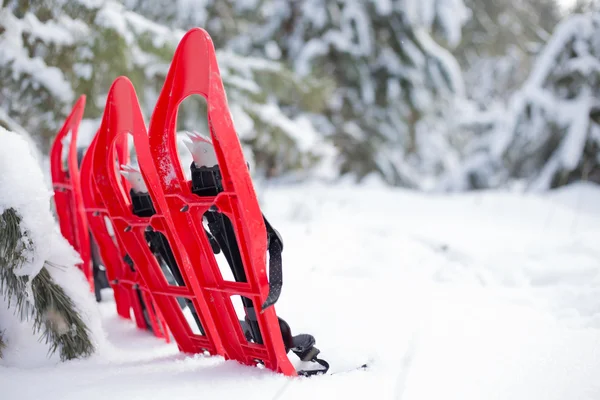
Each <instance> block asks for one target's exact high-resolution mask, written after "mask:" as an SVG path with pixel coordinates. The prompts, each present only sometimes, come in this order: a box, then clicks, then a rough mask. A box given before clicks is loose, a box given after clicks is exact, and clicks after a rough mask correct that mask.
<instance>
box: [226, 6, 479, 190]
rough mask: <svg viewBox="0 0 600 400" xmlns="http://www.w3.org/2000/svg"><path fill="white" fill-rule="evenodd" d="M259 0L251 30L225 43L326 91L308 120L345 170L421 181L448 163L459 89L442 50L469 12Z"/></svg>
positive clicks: (393, 180) (452, 41)
mask: <svg viewBox="0 0 600 400" xmlns="http://www.w3.org/2000/svg"><path fill="white" fill-rule="evenodd" d="M259 3H260V7H259V8H258V10H259V11H260V15H259V16H258V17H257V21H258V22H256V26H255V27H253V28H252V32H253V34H252V35H251V37H244V38H238V39H236V41H234V42H232V43H231V46H232V47H233V48H235V49H236V50H237V51H248V52H249V54H252V55H262V56H266V57H269V58H273V59H277V60H283V61H285V62H287V63H288V64H289V65H290V66H291V67H292V69H293V70H294V71H295V72H296V73H298V74H300V75H301V76H309V75H313V76H317V77H320V78H323V79H325V82H326V83H325V84H326V85H329V86H331V87H332V88H333V94H332V96H331V97H330V99H329V102H328V104H327V110H326V112H325V113H324V117H325V118H315V121H316V123H317V124H318V127H319V130H320V131H321V132H322V133H324V134H326V135H327V136H328V137H329V138H330V139H331V140H332V141H333V142H334V143H335V145H336V147H337V148H338V149H339V150H340V152H341V160H340V166H339V168H340V171H341V172H342V173H346V172H350V173H353V174H355V175H357V176H358V177H359V178H360V177H363V176H366V175H368V174H370V173H372V172H378V173H380V174H381V175H382V176H383V177H384V178H385V179H386V180H387V181H388V182H389V183H392V184H401V185H407V186H412V187H427V186H428V185H429V183H428V182H427V180H426V179H424V177H426V176H428V175H436V174H437V173H438V172H439V171H440V170H441V169H444V168H445V164H446V163H447V162H453V160H452V157H453V156H452V153H453V150H452V145H451V142H452V141H453V140H455V139H456V137H454V132H453V128H452V127H453V118H452V112H451V111H450V110H452V106H453V103H454V100H455V98H456V97H461V96H462V94H463V91H464V88H463V82H462V77H461V73H460V69H459V67H458V64H457V62H456V60H455V59H454V57H453V56H452V55H451V54H450V52H449V51H448V49H447V48H446V47H444V46H448V47H452V46H455V45H457V44H458V43H459V41H460V37H461V36H460V34H461V25H462V24H463V23H464V22H465V20H466V19H467V17H468V11H467V10H466V8H465V7H464V5H463V3H462V1H461V0H441V1H433V0H432V1H413V0H400V1H375V0H370V1H362V2H358V1H352V0H309V1H288V0H271V1H265V2H259ZM434 36H435V37H443V38H444V41H443V44H441V43H442V41H436V40H434ZM442 153H448V154H442Z"/></svg>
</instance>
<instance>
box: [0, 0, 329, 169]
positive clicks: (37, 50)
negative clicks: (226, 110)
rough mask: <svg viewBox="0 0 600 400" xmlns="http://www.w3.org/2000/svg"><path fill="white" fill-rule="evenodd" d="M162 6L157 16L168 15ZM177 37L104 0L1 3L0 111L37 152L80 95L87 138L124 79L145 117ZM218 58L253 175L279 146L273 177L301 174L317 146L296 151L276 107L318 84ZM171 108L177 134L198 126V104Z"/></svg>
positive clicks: (264, 65) (314, 101)
mask: <svg viewBox="0 0 600 400" xmlns="http://www.w3.org/2000/svg"><path fill="white" fill-rule="evenodd" d="M217 8H219V9H220V8H222V6H218V7H217ZM170 9H171V7H165V8H161V12H163V13H165V14H167V15H168V11H169V10H170ZM184 33H185V31H184V30H181V29H171V28H169V27H166V26H164V25H161V24H158V23H155V22H153V21H151V20H149V19H146V18H145V17H143V16H141V15H140V14H138V13H135V12H132V11H130V10H128V9H126V8H125V7H124V6H123V5H122V4H121V3H119V2H117V1H113V0H94V1H89V0H48V1H44V2H31V1H28V0H6V1H5V2H4V6H3V8H2V9H0V97H1V98H2V99H3V101H2V102H1V103H0V109H2V110H4V112H5V113H6V114H7V115H9V116H11V118H13V119H14V120H15V121H16V122H17V123H19V124H20V125H21V126H23V127H24V129H25V130H27V131H29V132H30V133H31V134H32V136H34V137H36V138H41V140H40V144H41V145H42V148H43V150H44V151H45V150H47V149H48V147H49V143H50V140H51V138H53V137H54V135H55V134H56V131H57V129H58V128H59V127H60V126H61V124H62V123H63V122H64V118H65V117H66V115H67V114H68V113H69V111H70V110H71V107H72V105H73V103H74V101H75V99H76V98H77V97H78V96H79V95H80V94H86V95H87V104H86V110H85V118H86V119H87V120H89V121H90V123H84V127H86V128H88V129H89V130H90V131H91V132H92V133H93V132H95V129H96V128H97V126H98V125H99V120H98V119H99V117H100V116H101V115H102V111H103V108H104V102H105V100H106V93H107V92H108V89H109V87H110V85H111V83H112V82H113V80H114V79H115V78H116V77H118V76H119V75H126V76H127V77H129V78H130V79H131V81H132V82H133V84H134V86H135V87H136V90H137V93H138V96H139V98H140V101H141V102H142V108H143V110H144V112H145V115H146V117H147V118H149V117H150V114H151V112H152V110H153V108H154V104H155V101H156V98H157V96H158V92H159V90H160V88H161V87H162V84H163V82H164V77H165V75H166V72H167V70H168V67H169V64H170V61H171V57H172V56H173V53H174V50H175V47H176V46H177V44H178V43H179V40H180V39H181V37H182V36H183V34H184ZM216 45H217V49H219V44H218V41H216ZM218 59H219V63H220V67H221V70H222V76H223V79H224V83H225V86H226V90H227V94H228V98H229V102H230V105H231V106H232V108H233V111H234V119H235V121H234V122H235V123H236V126H237V128H238V130H239V132H240V136H241V137H242V139H243V141H244V144H245V145H246V146H247V150H248V153H249V155H250V156H252V155H253V156H254V157H253V158H254V161H255V163H256V164H257V166H256V168H255V169H253V172H257V173H260V172H261V171H263V172H264V171H266V170H268V169H270V168H269V165H268V164H269V160H270V159H272V158H273V157H274V155H273V154H275V153H276V152H277V151H279V152H281V148H284V149H285V152H283V153H285V155H286V156H287V157H285V158H284V159H283V162H279V163H278V166H279V167H280V169H281V170H283V171H285V170H289V169H293V168H302V167H308V166H309V165H310V162H311V161H312V160H314V159H317V158H318V157H319V154H318V147H319V146H316V148H317V150H314V148H312V147H311V146H312V145H311V146H304V147H303V146H299V145H297V144H296V142H297V140H298V138H297V132H298V131H299V130H303V129H305V128H304V127H305V125H306V124H305V122H304V121H303V120H300V121H298V120H297V118H299V117H300V115H294V116H293V117H288V116H286V115H284V113H282V112H281V109H280V103H282V102H285V101H288V100H285V99H291V100H293V102H294V103H298V102H300V103H302V104H310V105H312V106H313V108H314V107H318V105H319V103H322V100H319V99H320V98H321V97H323V94H322V90H321V89H320V88H319V87H318V86H316V85H314V84H311V82H310V80H309V79H306V80H299V79H296V78H295V76H294V75H292V74H290V73H289V71H287V70H286V69H285V68H283V66H282V65H280V64H278V63H275V62H266V61H264V60H260V59H253V58H242V57H240V56H237V55H235V54H233V53H231V52H228V51H218ZM280 97H285V99H284V100H282V101H280V99H279V98H280ZM291 100H290V101H291ZM180 111H181V112H180V121H179V126H180V128H182V129H200V127H205V129H206V126H207V123H206V117H205V109H203V108H202V103H201V102H197V101H196V100H190V101H186V103H185V104H184V106H183V107H182V109H181V110H180ZM258 129H261V131H260V135H258V134H257V133H256V131H257V130H258ZM82 139H85V135H82ZM87 139H88V140H89V135H88V137H87ZM263 143H274V144H272V145H270V147H266V146H262V144H263ZM289 143H291V144H292V145H289ZM308 147H311V148H308Z"/></svg>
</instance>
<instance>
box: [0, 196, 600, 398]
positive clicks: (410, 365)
mask: <svg viewBox="0 0 600 400" xmlns="http://www.w3.org/2000/svg"><path fill="white" fill-rule="evenodd" d="M260 195H261V196H260V197H261V199H262V200H263V201H264V204H263V207H264V211H265V214H266V215H267V217H268V218H269V220H270V221H271V222H272V223H273V225H274V226H275V227H276V228H277V229H278V230H279V231H280V232H281V233H282V234H283V237H284V243H285V248H284V268H285V270H284V290H283V294H282V297H281V299H280V301H279V303H278V304H277V306H276V308H277V311H278V314H279V315H280V316H282V317H283V318H285V319H286V320H287V321H288V322H289V323H290V325H291V327H292V329H293V330H294V331H295V332H296V333H299V332H301V331H304V332H309V333H312V334H314V335H315V336H316V338H317V347H319V348H320V349H321V350H322V356H323V358H325V359H326V360H328V361H329V362H330V364H331V372H338V373H336V374H334V375H330V376H320V377H313V378H295V379H289V378H285V377H283V376H279V375H276V374H274V373H271V372H270V371H266V370H259V369H257V368H250V367H245V366H241V365H238V364H237V363H235V362H231V361H227V362H225V361H223V360H222V359H220V358H218V357H213V358H205V357H203V356H191V355H184V354H180V353H179V352H178V351H177V346H176V345H175V344H165V343H164V342H163V341H161V340H159V339H156V338H154V337H152V336H151V335H150V334H148V333H145V332H141V331H138V330H137V329H136V328H135V326H134V324H133V323H131V322H127V321H123V320H119V319H118V318H117V316H116V314H115V311H114V307H113V304H112V303H111V302H110V301H109V302H106V303H102V304H100V306H99V307H100V313H101V315H102V320H103V327H104V330H105V332H106V335H107V336H106V341H104V342H101V343H100V347H99V352H98V354H97V355H95V356H94V357H93V358H91V359H89V360H85V361H72V362H67V363H64V364H55V363H49V364H46V365H44V366H42V367H36V368H24V367H19V368H17V367H10V368H9V367H0V388H2V390H1V394H0V398H1V399H2V400H22V399H32V400H33V399H40V398H43V399H45V400H54V399H56V400H71V399H73V400H81V399H86V400H94V399H102V400H105V399H111V400H119V399H124V400H125V399H126V400H134V399H143V400H151V399H166V400H175V399H177V400H186V399H190V400H192V399H194V400H196V399H244V400H250V399H261V400H265V399H267V400H271V399H309V398H310V399H338V398H339V399H402V400H416V399H460V400H472V399H481V400H493V399H506V400H520V399H523V400H537V399H539V400H553V399H557V400H558V399H561V400H563V399H564V400H572V399H578V400H583V399H599V398H600V380H598V377H599V376H600V188H598V187H594V186H592V185H586V184H578V185H575V186H571V187H569V188H566V189H561V190H559V191H554V192H551V193H546V194H536V195H523V194H515V193H507V192H479V193H470V194H456V195H438V194H436V195H432V194H420V193H416V192H410V191H405V190H390V189H384V188H381V187H378V186H377V185H371V186H360V187H353V186H338V187H334V188H327V187H325V186H323V185H319V184H310V185H302V186H294V187H287V188H267V189H265V190H262V189H261V190H260ZM292 357H294V356H293V355H292ZM365 362H368V363H369V365H370V367H369V369H368V370H366V371H349V370H351V369H353V368H354V367H356V366H358V365H360V364H362V363H365Z"/></svg>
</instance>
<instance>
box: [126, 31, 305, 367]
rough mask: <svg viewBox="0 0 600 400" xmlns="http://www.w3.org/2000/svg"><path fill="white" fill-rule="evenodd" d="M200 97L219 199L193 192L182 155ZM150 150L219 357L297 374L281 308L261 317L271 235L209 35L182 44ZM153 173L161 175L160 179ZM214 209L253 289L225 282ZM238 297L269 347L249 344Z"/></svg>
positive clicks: (162, 203)
mask: <svg viewBox="0 0 600 400" xmlns="http://www.w3.org/2000/svg"><path fill="white" fill-rule="evenodd" d="M193 94H198V95H201V96H203V97H204V98H205V99H206V102H207V105H208V121H209V127H210V135H211V137H212V141H213V144H214V147H215V151H216V155H217V159H218V162H219V167H220V170H221V175H222V177H223V188H224V191H223V192H222V193H220V194H219V195H218V196H216V197H214V198H206V197H205V198H201V197H198V196H196V195H194V194H192V193H191V189H190V182H189V181H187V180H186V179H185V175H184V173H183V170H182V168H181V165H180V162H179V157H178V155H177V148H176V136H175V126H176V121H177V110H178V107H179V105H180V104H181V102H182V101H183V100H184V99H185V98H186V97H188V96H190V95H193ZM149 145H150V154H146V153H145V151H144V152H143V153H141V152H140V150H141V148H140V147H138V146H137V143H136V149H137V150H138V159H139V160H140V166H141V169H142V171H143V172H144V178H145V180H146V184H147V186H148V188H149V190H150V193H151V194H152V200H153V201H154V204H155V208H157V209H159V210H160V212H161V214H162V215H163V217H164V222H165V223H166V228H168V231H170V233H171V235H170V237H169V239H170V243H172V248H173V251H174V253H175V254H176V257H177V259H178V262H180V264H179V265H180V266H182V267H183V268H182V269H183V271H185V276H186V278H187V280H186V283H189V285H190V286H191V289H192V290H193V292H194V294H195V295H196V297H197V299H198V300H201V299H204V300H203V301H199V303H200V305H201V306H202V307H201V310H200V311H201V313H202V315H203V316H204V319H209V317H210V319H212V321H213V322H214V326H212V325H211V326H209V329H208V332H210V334H212V332H213V329H216V333H217V334H218V337H220V339H221V343H222V349H218V350H220V351H219V353H220V354H221V351H222V355H223V356H224V357H225V358H228V359H234V360H237V361H239V362H241V363H243V364H249V365H253V364H256V360H257V359H258V360H261V361H262V362H263V364H264V365H265V367H267V368H269V369H271V370H274V371H277V372H280V373H283V374H285V375H290V376H294V375H296V371H295V369H294V367H293V365H292V364H291V362H290V360H289V358H288V357H287V353H286V351H285V346H284V343H283V339H282V337H281V331H280V327H279V322H278V319H277V315H276V313H275V308H274V307H269V308H268V309H266V310H262V311H261V304H263V302H264V300H265V299H266V297H267V296H268V292H269V282H268V278H267V273H266V272H267V271H266V269H267V268H266V253H267V240H266V237H267V236H266V228H265V225H264V221H263V217H262V213H261V211H260V207H259V205H258V201H257V198H256V193H255V191H254V186H253V184H252V179H251V177H250V174H249V171H248V168H247V166H246V162H245V159H244V155H243V152H242V148H241V145H240V142H239V139H238V137H237V134H236V131H235V128H234V125H233V121H232V119H231V114H230V111H229V107H228V104H227V98H226V94H225V89H224V87H223V82H222V80H221V76H220V72H219V68H218V63H217V59H216V54H215V50H214V46H213V43H212V40H211V38H210V36H209V35H208V33H207V32H206V31H205V30H203V29H200V28H194V29H192V30H190V31H188V32H187V33H186V35H185V36H184V37H183V39H182V40H181V42H180V43H179V46H178V48H177V50H176V52H175V55H174V57H173V62H172V64H171V67H170V69H169V73H168V75H167V78H166V81H165V84H164V87H163V89H162V91H161V93H160V96H159V99H158V101H157V104H156V107H155V109H154V113H153V114H152V119H151V122H150V129H149ZM150 165H152V166H151V167H150ZM147 171H157V172H158V175H159V179H158V180H156V179H154V174H153V173H152V174H148V173H147ZM213 205H214V206H216V207H217V208H218V209H219V211H220V212H221V213H223V214H225V215H227V216H228V217H229V219H230V220H231V222H232V224H233V226H234V229H235V233H236V237H237V240H238V244H239V248H240V252H241V256H242V260H243V263H244V269H245V272H246V277H247V280H248V282H247V283H242V282H230V281H225V280H224V279H223V276H222V275H221V272H220V270H219V266H218V264H217V262H216V259H215V257H214V254H213V252H212V248H211V246H210V243H209V241H208V239H207V237H206V235H205V234H204V228H203V225H202V215H203V214H204V213H205V212H206V211H207V210H208V209H209V208H210V207H211V206H213ZM173 244H174V246H173ZM180 260H181V261H180ZM232 295H241V296H244V297H247V298H249V299H250V300H252V302H253V304H254V308H255V310H256V311H257V313H256V314H257V315H256V317H257V319H258V324H259V327H260V330H261V334H262V337H263V341H264V344H262V345H261V344H255V343H248V342H247V340H246V339H245V337H244V334H243V332H242V330H241V327H240V324H239V321H238V317H237V315H236V313H235V310H234V308H233V305H232V303H231V296H232ZM205 305H206V306H208V310H206V309H205ZM207 311H208V312H209V313H207Z"/></svg>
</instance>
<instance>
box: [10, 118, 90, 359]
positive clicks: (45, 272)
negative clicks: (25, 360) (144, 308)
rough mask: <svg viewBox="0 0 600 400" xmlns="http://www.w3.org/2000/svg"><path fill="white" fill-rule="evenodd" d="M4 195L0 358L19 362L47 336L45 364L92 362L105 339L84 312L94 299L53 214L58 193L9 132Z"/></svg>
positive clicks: (23, 144)
mask: <svg viewBox="0 0 600 400" xmlns="http://www.w3.org/2000/svg"><path fill="white" fill-rule="evenodd" d="M0 193H1V194H0V352H2V354H0V358H4V357H5V356H7V355H6V354H5V353H12V354H11V356H12V357H19V353H20V352H21V350H20V346H22V345H23V344H24V343H29V344H31V343H32V342H35V341H38V339H37V338H38V337H40V336H41V339H43V341H44V343H42V344H41V346H45V351H44V354H43V355H44V356H45V355H46V353H48V354H49V355H52V354H54V353H56V352H57V353H58V354H59V357H60V359H61V360H69V359H73V358H81V357H86V356H88V355H90V354H92V352H94V350H95V345H96V343H95V342H96V340H95V338H94V334H96V335H97V333H98V331H97V330H96V329H97V326H94V324H95V323H94V322H92V321H91V319H90V318H91V317H92V315H90V314H89V313H88V314H84V313H83V312H82V311H86V310H85V309H86V308H87V307H88V306H89V305H90V304H93V299H92V298H91V297H90V293H89V286H88V284H87V281H86V280H85V278H84V277H83V274H82V273H81V271H79V270H78V269H77V267H76V266H75V265H76V264H77V263H78V262H79V257H78V255H77V253H76V252H75V251H74V250H73V248H72V247H70V246H69V244H68V242H67V241H66V239H64V238H63V237H62V236H61V235H60V232H59V230H58V225H57V224H56V222H55V220H54V219H53V216H52V214H51V212H50V193H51V192H50V191H49V190H48V189H47V187H46V186H45V182H44V176H43V173H42V171H41V169H40V167H39V165H38V164H37V162H36V160H35V159H34V157H33V154H32V153H31V151H30V145H29V144H28V143H27V141H26V140H25V139H24V138H23V137H22V136H20V135H18V134H16V133H13V132H9V131H6V130H5V129H4V128H0ZM82 307H83V309H82ZM88 324H91V325H88ZM90 326H92V327H90ZM27 331H29V335H28V334H27ZM28 339H30V340H28ZM40 350H41V349H40ZM9 363H10V360H9Z"/></svg>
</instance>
